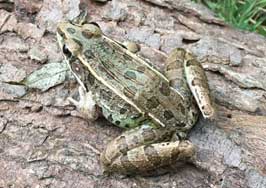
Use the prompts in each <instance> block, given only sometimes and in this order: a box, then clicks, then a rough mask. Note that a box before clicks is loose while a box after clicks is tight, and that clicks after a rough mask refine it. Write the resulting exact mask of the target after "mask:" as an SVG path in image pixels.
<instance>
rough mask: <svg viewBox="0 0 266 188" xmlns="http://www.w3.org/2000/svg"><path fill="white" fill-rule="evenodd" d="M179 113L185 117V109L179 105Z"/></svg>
mask: <svg viewBox="0 0 266 188" xmlns="http://www.w3.org/2000/svg"><path fill="white" fill-rule="evenodd" d="M179 109H180V112H181V113H182V114H183V115H185V107H184V106H183V105H181V104H180V105H179Z"/></svg>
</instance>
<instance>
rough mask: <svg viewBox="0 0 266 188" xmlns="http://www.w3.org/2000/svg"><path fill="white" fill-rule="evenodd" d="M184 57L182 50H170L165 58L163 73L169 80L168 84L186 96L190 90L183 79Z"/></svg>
mask: <svg viewBox="0 0 266 188" xmlns="http://www.w3.org/2000/svg"><path fill="white" fill-rule="evenodd" d="M184 57H185V51H184V50H182V49H179V48H177V49H174V50H172V51H171V52H170V54H169V56H168V58H167V60H166V65H165V70H164V74H165V76H166V77H167V78H168V80H169V81H170V86H171V87H172V88H174V89H177V90H178V91H179V92H181V94H182V95H185V96H186V95H187V94H188V93H190V91H189V88H188V86H187V83H186V80H185V71H184Z"/></svg>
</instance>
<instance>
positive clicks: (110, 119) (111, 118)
mask: <svg viewBox="0 0 266 188" xmlns="http://www.w3.org/2000/svg"><path fill="white" fill-rule="evenodd" d="M107 120H108V121H110V122H113V120H114V119H113V117H112V115H111V114H110V115H109V116H108V117H107Z"/></svg>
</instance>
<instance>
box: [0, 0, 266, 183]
mask: <svg viewBox="0 0 266 188" xmlns="http://www.w3.org/2000/svg"><path fill="white" fill-rule="evenodd" d="M10 2H11V3H12V1H10ZM10 2H9V4H8V10H10ZM0 3H1V2H0ZM4 3H6V2H4ZM14 6H15V9H14V10H15V11H13V12H7V11H6V10H4V9H1V10H0V15H1V16H0V33H1V35H0V167H1V169H0V187H58V188H59V187H182V188H191V187H203V188H208V187H210V188H214V187H215V188H218V187H221V188H232V187H234V188H265V187H266V139H265V135H266V116H265V115H266V91H265V90H266V59H265V55H266V43H265V38H264V37H262V36H260V35H258V34H255V33H250V32H246V31H239V30H237V29H234V28H232V27H230V26H228V25H226V24H224V23H223V22H222V21H221V20H219V19H217V18H215V17H214V15H213V14H212V13H211V12H210V11H209V10H207V9H206V8H204V7H202V6H201V5H198V4H194V3H193V2H191V1H189V0H179V1H175V0H143V1H141V0H124V1H119V0H112V1H108V2H106V3H96V2H93V1H88V0H83V1H82V2H80V1H79V0H68V1H60V0H43V1H38V0H34V1H30V3H29V1H24V0H17V1H15V2H14ZM0 7H4V6H0ZM79 7H82V8H83V9H84V8H85V9H87V10H88V13H89V16H90V20H92V21H95V22H97V23H98V24H99V25H100V26H101V28H102V30H103V32H104V33H105V34H106V35H108V36H110V37H113V38H115V39H117V40H120V41H126V40H131V41H135V42H137V43H139V44H140V46H141V51H140V52H139V54H140V55H141V56H144V57H145V58H147V59H150V60H151V61H152V62H153V63H154V64H155V65H156V66H158V67H161V68H162V67H163V66H164V64H163V62H164V60H165V57H166V54H167V53H169V52H170V51H171V49H173V48H176V47H181V48H185V49H188V50H190V51H191V52H193V53H194V54H195V55H196V56H197V57H198V60H199V61H201V62H202V64H203V66H204V69H206V73H207V77H208V80H209V85H210V90H211V94H212V97H213V100H214V102H215V106H216V110H217V115H216V117H215V118H214V119H213V120H211V121H210V120H204V119H203V118H200V120H199V121H198V123H197V124H196V125H195V127H194V128H193V129H192V130H191V133H190V135H189V137H188V139H189V140H190V141H191V142H192V143H193V144H194V145H195V146H196V148H197V153H196V156H195V159H194V160H193V162H192V163H189V164H183V165H181V166H172V167H171V170H169V171H170V172H169V173H167V174H165V175H161V176H154V177H138V176H135V177H124V178H121V177H117V176H109V177H105V176H103V175H102V170H101V165H100V162H99V153H100V152H101V151H102V150H103V148H104V147H105V146H106V144H107V143H108V142H110V141H111V140H112V139H113V138H114V137H115V136H117V135H119V134H121V130H120V129H118V128H116V127H114V126H112V125H110V123H108V122H107V121H106V120H104V119H100V120H98V121H96V122H93V123H90V122H87V121H85V120H83V119H81V118H79V117H77V116H76V114H77V113H76V111H75V109H74V107H73V106H71V105H70V104H69V103H68V101H67V100H66V98H67V97H68V96H69V95H71V94H73V93H76V91H77V83H75V81H73V79H67V78H66V81H65V82H63V83H62V84H59V85H57V86H54V87H52V88H50V89H49V90H47V91H45V92H41V91H39V90H29V89H27V88H25V87H24V86H23V85H17V84H14V83H15V82H20V81H22V80H24V79H25V77H26V76H27V75H29V74H30V73H31V72H33V71H35V70H37V69H38V68H41V67H42V66H43V64H44V63H51V62H59V61H62V57H61V53H60V50H59V48H58V46H57V42H56V36H55V31H56V24H57V23H58V22H59V21H62V20H64V19H69V18H73V17H75V16H76V15H77V14H78V13H79V10H80V8H79Z"/></svg>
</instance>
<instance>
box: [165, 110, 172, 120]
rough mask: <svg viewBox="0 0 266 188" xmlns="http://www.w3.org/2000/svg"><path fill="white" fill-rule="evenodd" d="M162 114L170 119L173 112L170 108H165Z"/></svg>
mask: <svg viewBox="0 0 266 188" xmlns="http://www.w3.org/2000/svg"><path fill="white" fill-rule="evenodd" d="M163 116H164V118H165V119H166V120H169V119H172V118H173V117H174V115H173V113H172V112H171V111H170V110H165V111H164V113H163Z"/></svg>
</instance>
